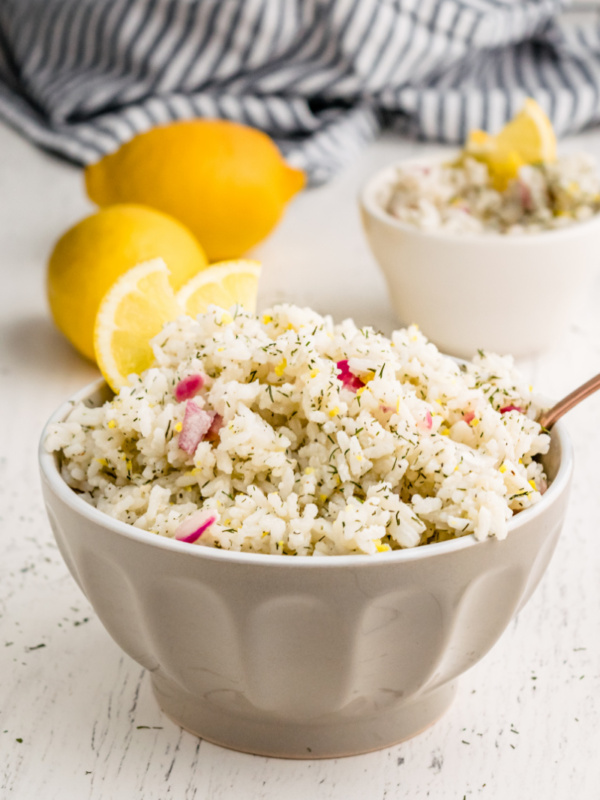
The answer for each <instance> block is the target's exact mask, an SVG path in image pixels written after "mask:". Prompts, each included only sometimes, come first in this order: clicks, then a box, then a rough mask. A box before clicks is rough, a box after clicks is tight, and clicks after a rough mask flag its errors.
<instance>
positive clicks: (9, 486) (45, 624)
mask: <svg viewBox="0 0 600 800" xmlns="http://www.w3.org/2000/svg"><path fill="white" fill-rule="evenodd" d="M417 148H418V149H422V146H418V145H415V144H409V143H406V142H402V141H401V140H399V139H395V138H393V137H386V138H384V139H383V140H381V141H380V142H378V143H377V144H375V145H373V146H372V147H371V148H370V149H369V150H368V151H366V152H365V153H364V155H363V156H362V157H361V158H360V159H358V160H357V162H356V164H355V165H354V166H353V167H352V168H351V169H349V170H347V171H346V173H345V174H343V175H342V176H340V177H339V178H338V179H337V180H335V181H334V182H333V183H331V184H330V185H328V186H326V187H323V188H319V189H315V190H311V191H307V192H305V193H304V194H303V195H302V196H300V197H299V198H298V199H297V200H296V201H295V202H294V203H293V204H292V206H291V207H290V209H289V211H288V213H287V215H286V217H285V219H284V221H283V223H282V224H281V225H280V227H279V228H278V229H277V231H276V233H275V234H274V235H273V236H272V237H271V238H270V239H269V240H268V241H267V242H266V243H265V244H264V245H262V246H261V247H260V248H258V249H257V251H256V255H257V257H259V258H261V259H262V260H263V263H264V268H265V277H264V281H263V284H262V287H261V297H260V304H261V305H266V304H268V303H271V302H274V301H277V300H290V301H293V302H296V303H299V304H307V305H311V306H313V307H314V308H316V309H317V310H319V311H326V312H331V313H333V315H334V316H335V317H336V318H338V319H339V318H342V317H344V316H353V317H355V319H356V320H357V321H358V322H360V323H371V324H375V325H376V326H377V327H379V328H383V329H384V330H388V331H389V330H390V329H391V327H392V325H393V314H392V312H391V309H390V307H389V304H388V301H387V298H386V292H385V287H384V283H383V280H382V278H381V276H380V274H379V272H378V270H377V267H376V265H375V264H374V262H373V260H372V259H371V257H370V255H369V253H368V251H367V248H366V245H365V243H364V241H363V238H362V234H361V231H360V222H359V218H358V212H357V207H356V203H355V197H356V193H357V191H358V188H359V186H360V184H361V183H362V181H363V180H364V179H365V178H366V177H367V176H368V175H369V174H370V173H371V172H372V171H373V170H374V169H376V168H377V167H379V166H380V165H383V164H385V163H387V162H388V161H390V160H392V159H394V158H398V157H402V156H404V155H409V154H411V153H412V152H413V151H414V150H416V149H417ZM565 148H569V149H585V150H588V151H592V152H595V153H596V154H597V155H598V156H600V134H598V133H597V132H590V133H588V134H585V135H583V136H580V137H578V138H577V139H575V140H572V141H570V142H567V143H566V144H565ZM89 210H91V206H90V205H89V204H88V203H87V201H86V199H85V196H84V192H83V186H82V179H81V173H80V171H79V170H77V169H75V168H74V167H71V166H69V165H67V164H64V163H61V162H58V161H56V160H54V159H52V158H51V157H49V156H47V155H44V154H41V153H40V152H39V151H37V150H35V149H34V148H32V147H31V146H30V145H28V144H27V143H26V142H24V141H22V140H21V139H19V138H18V137H17V136H16V135H15V134H14V133H13V132H11V131H10V130H8V129H7V128H4V127H2V128H0V278H1V283H0V388H1V391H0V537H1V547H2V550H1V553H2V555H1V556H0V800H4V799H5V798H7V799H8V798H18V800H33V798H39V799H40V800H59V798H60V800H87V799H88V798H89V799H90V800H115V799H116V800H120V798H127V800H131V798H143V800H165V798H171V797H172V798H178V800H192V798H195V800H255V798H261V799H264V800H279V799H280V798H286V800H307V798H308V799H311V800H312V799H313V798H314V799H315V800H329V799H330V798H331V799H332V800H383V798H388V800H390V799H391V798H411V799H414V800H420V798H427V797H430V798H436V800H446V799H448V800H450V799H452V800H461V798H482V799H484V798H485V800H520V799H521V798H523V800H530V798H534V799H536V800H537V798H544V800H564V799H566V798H575V799H576V800H598V798H600V789H599V788H598V787H599V786H600V780H599V778H600V759H599V753H600V529H599V524H598V519H599V517H600V480H599V474H598V450H599V447H600V430H599V423H600V395H599V396H596V397H592V398H590V399H589V400H588V401H586V403H585V404H583V405H582V406H580V407H579V408H578V409H576V410H574V411H573V412H572V413H571V414H570V415H569V418H568V426H569V429H570V431H571V433H572V437H573V441H574V446H575V451H576V474H575V482H574V489H573V494H572V498H571V504H570V511H569V515H568V519H567V523H566V525H565V529H564V532H563V536H562V539H561V542H560V544H559V547H558V550H557V553H556V555H555V557H554V559H553V561H552V563H551V565H550V568H549V570H548V572H547V574H546V576H545V578H544V580H543V581H542V584H541V585H540V587H539V588H538V590H537V592H536V593H535V594H534V596H533V598H532V599H531V601H530V602H529V604H528V605H527V607H526V608H525V609H524V610H523V611H522V612H521V614H520V615H519V617H518V618H517V619H516V620H515V621H514V622H513V624H512V625H511V626H510V628H509V630H507V632H506V633H505V635H504V636H503V638H502V639H501V641H500V642H499V643H498V644H497V645H496V647H495V648H494V649H493V650H492V651H491V652H490V653H489V654H488V656H487V657H486V658H484V660H483V661H482V662H480V664H478V665H477V666H476V667H474V668H473V669H472V670H471V671H470V672H469V673H467V674H466V675H464V676H463V677H462V679H461V681H460V687H459V692H458V697H457V699H456V701H455V703H454V705H453V707H452V708H451V709H450V711H449V712H448V713H447V714H446V716H445V717H444V718H443V719H442V720H440V722H438V723H437V724H436V725H435V726H434V727H432V728H431V729H429V730H428V731H426V732H425V733H423V734H422V735H420V736H418V737H416V738H415V739H413V740H411V741H409V742H405V743H404V744H401V745H399V746H397V747H393V748H390V749H388V750H383V751H380V752H377V753H372V754H369V755H365V756H360V757H356V758H349V759H340V760H326V761H285V760H276V759H267V758H262V757H254V756H250V755H244V754H240V753H234V752H231V751H228V750H224V749H222V748H219V747H216V746H214V745H211V744H209V743H206V742H201V741H199V740H198V739H196V738H195V737H193V736H191V735H190V734H188V733H185V732H183V731H181V730H180V729H179V728H178V727H177V726H176V725H174V724H173V723H172V722H170V721H169V720H167V719H166V718H165V717H164V716H163V714H162V713H161V711H160V709H159V708H158V706H157V705H156V703H155V701H154V698H153V697H152V694H151V691H150V686H149V681H148V678H147V676H146V675H145V674H144V671H143V670H142V669H141V667H139V666H138V665H137V664H135V663H134V662H133V661H131V660H130V659H129V658H128V657H126V656H125V655H123V654H122V653H121V652H120V650H119V649H118V648H117V646H116V645H115V644H114V643H113V642H112V640H111V639H110V638H109V637H108V635H107V634H106V633H105V631H104V629H103V628H102V626H101V625H100V623H99V621H98V620H97V618H96V616H95V614H94V612H93V610H92V609H91V608H90V606H89V604H88V603H87V601H86V600H85V598H84V597H83V596H82V595H81V593H80V591H79V589H78V588H77V586H76V584H75V582H74V581H73V580H72V579H71V577H70V575H69V574H68V572H67V569H66V567H65V565H64V563H63V562H62V560H61V558H60V556H59V553H58V550H57V548H56V546H55V544H54V541H53V539H52V534H51V531H50V526H49V524H48V522H47V520H46V517H45V513H44V510H43V505H42V499H41V490H40V486H39V479H38V473H37V456H36V449H37V441H38V437H39V434H40V430H41V427H42V425H43V423H44V421H45V420H46V418H47V417H48V416H49V414H50V413H51V412H52V411H53V409H54V408H55V407H56V406H57V405H58V404H59V403H60V402H61V401H62V400H63V399H64V398H65V397H66V396H68V395H69V394H70V393H72V392H73V391H75V390H76V389H78V388H79V387H80V386H82V385H83V384H84V383H86V382H88V381H89V380H90V379H91V378H93V377H94V376H95V375H96V371H95V368H94V367H92V366H91V365H90V364H87V363H85V362H84V361H83V360H82V359H80V358H79V357H78V356H77V355H76V354H75V352H74V351H73V350H72V349H71V348H70V346H69V345H68V344H67V343H66V342H65V341H63V339H62V338H61V336H60V335H59V334H58V333H57V332H56V331H55V329H54V327H53V326H52V324H51V321H50V319H49V315H48V311H47V308H46V302H45V294H44V291H45V290H44V274H45V260H46V258H47V254H48V252H49V250H50V247H51V245H52V242H53V240H54V239H55V238H57V237H58V235H60V233H62V231H63V230H65V229H66V228H67V227H68V226H69V225H70V224H72V223H73V222H74V221H75V220H77V219H78V218H80V217H81V216H83V215H84V214H85V213H87V212H88V211H89ZM599 267H600V253H599ZM482 268H485V267H484V265H482ZM565 269H568V265H565ZM599 273H600V269H599ZM548 313H550V314H551V313H552V309H548ZM506 324H510V320H506ZM522 367H523V369H524V370H525V371H526V372H527V374H528V375H530V377H531V379H532V381H533V382H534V384H535V386H536V388H537V389H538V390H539V391H541V392H543V393H544V394H547V395H549V396H555V397H558V396H560V395H561V394H563V393H566V392H567V391H568V390H570V389H571V388H573V387H574V386H576V385H577V384H578V383H580V382H583V381H584V380H585V379H587V378H588V377H590V376H591V375H592V374H595V373H596V372H599V371H600V274H599V275H598V276H596V279H595V281H594V283H593V285H592V286H591V287H590V289H589V291H587V292H586V293H585V295H584V296H583V297H582V300H581V304H580V309H579V312H578V314H577V317H576V319H574V321H573V323H572V325H571V326H570V329H569V331H568V332H567V334H566V335H565V337H564V340H563V341H562V342H561V343H560V344H559V345H558V346H557V347H556V348H554V350H553V351H551V352H548V353H546V354H544V355H542V356H540V357H538V358H536V359H532V360H530V361H527V362H524V363H523V364H522Z"/></svg>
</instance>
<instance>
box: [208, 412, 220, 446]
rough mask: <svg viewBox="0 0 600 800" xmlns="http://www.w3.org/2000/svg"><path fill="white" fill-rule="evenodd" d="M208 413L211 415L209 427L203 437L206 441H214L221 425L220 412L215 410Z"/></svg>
mask: <svg viewBox="0 0 600 800" xmlns="http://www.w3.org/2000/svg"><path fill="white" fill-rule="evenodd" d="M208 413H209V414H211V416H212V422H211V423H210V428H209V429H208V430H207V431H206V436H205V437H204V438H205V439H206V441H207V442H216V440H217V439H218V438H219V431H220V430H221V428H222V427H223V417H222V416H221V415H220V414H217V413H216V411H209V412H208Z"/></svg>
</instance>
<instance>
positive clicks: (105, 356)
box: [94, 258, 183, 392]
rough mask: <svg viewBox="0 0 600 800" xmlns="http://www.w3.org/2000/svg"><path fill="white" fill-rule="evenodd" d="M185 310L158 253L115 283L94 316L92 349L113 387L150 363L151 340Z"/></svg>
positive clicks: (106, 378)
mask: <svg viewBox="0 0 600 800" xmlns="http://www.w3.org/2000/svg"><path fill="white" fill-rule="evenodd" d="M182 313H183V312H182V309H181V306H180V305H179V304H178V302H177V300H176V298H175V293H174V292H173V289H172V288H171V284H170V283H169V270H168V269H167V266H166V264H165V262H164V261H163V260H162V259H160V258H156V259H153V260H152V261H147V262H145V263H143V264H139V265H138V266H137V267H133V269H130V270H129V271H128V272H126V273H125V274H124V275H122V276H121V277H120V278H119V279H118V280H117V281H116V283H114V284H113V285H112V287H111V288H110V289H109V290H108V292H107V293H106V294H105V295H104V298H103V299H102V301H101V303H100V308H99V310H98V314H97V316H96V324H95V327H94V350H95V354H96V361H97V362H98V366H99V368H100V372H101V373H102V375H103V376H104V379H105V380H106V382H107V383H108V385H109V386H110V388H111V389H112V390H113V391H114V392H117V391H118V390H119V389H120V388H121V387H122V386H125V385H126V384H127V382H128V381H127V377H128V376H129V375H131V374H132V373H135V374H140V373H141V372H143V371H144V370H145V369H148V367H150V365H151V364H152V362H153V360H154V356H153V353H152V348H151V347H150V340H151V339H152V338H153V337H154V336H156V335H157V334H158V333H160V331H161V330H162V327H163V325H165V323H167V322H170V321H171V320H173V319H176V318H177V317H178V316H180V315H181V314H182Z"/></svg>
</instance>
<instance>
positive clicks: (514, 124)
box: [496, 97, 556, 164]
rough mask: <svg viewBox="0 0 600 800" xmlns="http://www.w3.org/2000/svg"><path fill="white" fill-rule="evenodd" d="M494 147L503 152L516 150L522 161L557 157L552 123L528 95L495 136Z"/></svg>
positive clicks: (528, 161)
mask: <svg viewBox="0 0 600 800" xmlns="http://www.w3.org/2000/svg"><path fill="white" fill-rule="evenodd" d="M496 147H497V149H498V150H499V151H503V152H505V153H510V152H514V153H517V155H518V156H519V157H520V158H521V159H522V160H523V163H525V164H535V163H537V162H540V161H554V160H555V159H556V135H555V133H554V130H553V128H552V123H551V122H550V120H549V119H548V117H547V116H546V114H545V113H544V112H543V110H542V109H541V108H540V106H539V105H538V104H537V103H536V102H535V100H532V99H531V97H528V98H527V100H525V105H524V106H523V109H522V110H521V111H520V112H519V113H518V114H517V115H516V116H515V117H514V118H513V119H511V121H510V122H507V123H506V125H505V126H504V128H502V130H501V131H500V133H499V134H498V135H497V136H496Z"/></svg>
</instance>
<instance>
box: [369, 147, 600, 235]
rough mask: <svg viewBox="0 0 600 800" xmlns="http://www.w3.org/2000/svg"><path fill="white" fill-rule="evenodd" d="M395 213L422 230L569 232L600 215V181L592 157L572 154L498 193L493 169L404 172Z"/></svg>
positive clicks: (462, 162)
mask: <svg viewBox="0 0 600 800" xmlns="http://www.w3.org/2000/svg"><path fill="white" fill-rule="evenodd" d="M384 207H385V208H386V210H387V211H388V213H389V214H391V215H392V216H394V217H396V218H397V219H399V220H401V221H402V222H406V223H408V224H409V225H413V226H415V227H416V228H419V229H420V230H427V231H443V232H445V233H455V234H469V233H476V234H480V233H502V234H508V235H518V234H524V233H540V232H541V231H546V230H554V229H557V228H564V227H566V226H569V225H572V224H573V223H576V222H583V221H585V220H587V219H590V218H591V217H592V216H594V215H595V214H597V213H598V211H600V176H599V174H598V166H597V164H596V162H595V161H594V159H593V158H592V157H591V156H587V155H585V154H577V155H568V156H562V157H560V158H558V159H557V160H556V161H553V162H548V163H541V164H535V165H531V166H523V167H521V168H520V170H519V174H518V177H517V178H516V179H515V180H512V181H510V182H509V184H508V186H507V188H506V189H505V190H504V191H497V190H496V189H495V188H494V186H493V184H492V181H491V179H490V175H489V172H488V168H487V165H486V164H484V163H481V162H479V161H476V160H475V159H474V158H469V157H468V156H463V157H461V158H460V159H459V160H458V161H456V162H454V163H448V164H446V163H431V164H417V163H414V164H410V163H409V164H406V165H405V166H402V167H400V168H398V170H397V172H396V176H395V180H394V182H393V185H392V186H390V188H389V193H388V195H387V197H386V198H385V199H384Z"/></svg>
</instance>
